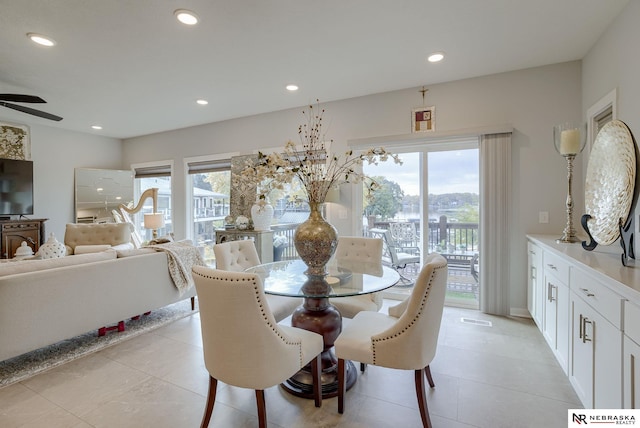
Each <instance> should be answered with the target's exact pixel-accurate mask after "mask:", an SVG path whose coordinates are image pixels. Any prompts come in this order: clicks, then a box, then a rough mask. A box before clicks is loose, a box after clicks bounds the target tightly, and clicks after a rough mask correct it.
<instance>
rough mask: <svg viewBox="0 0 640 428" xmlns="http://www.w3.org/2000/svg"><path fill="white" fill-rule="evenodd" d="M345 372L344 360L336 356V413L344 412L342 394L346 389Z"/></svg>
mask: <svg viewBox="0 0 640 428" xmlns="http://www.w3.org/2000/svg"><path fill="white" fill-rule="evenodd" d="M345 377H346V374H345V362H344V360H343V359H342V358H338V413H340V414H342V413H344V394H345V392H346V389H347V384H346V379H345Z"/></svg>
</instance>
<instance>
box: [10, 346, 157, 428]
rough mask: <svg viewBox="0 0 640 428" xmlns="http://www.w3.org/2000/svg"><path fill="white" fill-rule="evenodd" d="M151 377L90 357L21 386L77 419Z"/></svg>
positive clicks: (42, 375)
mask: <svg viewBox="0 0 640 428" xmlns="http://www.w3.org/2000/svg"><path fill="white" fill-rule="evenodd" d="M149 378H150V376H149V375H148V374H146V373H143V372H140V371H138V370H134V369H131V368H129V367H127V366H125V365H122V364H120V363H117V362H115V361H112V360H110V359H108V358H105V357H102V356H100V355H99V354H93V355H89V356H87V357H84V358H80V359H78V360H75V361H72V362H70V363H68V364H65V365H62V366H59V367H56V368H54V369H52V370H49V371H47V372H44V373H42V374H40V375H37V376H35V377H33V378H31V379H29V380H26V381H24V382H22V384H23V385H25V386H26V387H28V388H29V389H31V390H33V391H35V392H37V393H38V394H40V395H41V396H43V397H45V398H46V399H48V400H50V401H51V402H53V403H55V404H57V405H58V406H60V407H62V408H64V409H66V410H68V411H70V412H72V413H74V414H76V415H78V416H82V414H84V413H86V412H88V411H90V410H92V409H93V408H95V407H97V406H100V404H101V403H102V402H103V401H105V400H108V399H110V398H112V397H114V396H118V395H120V394H122V393H123V392H125V391H128V390H130V389H131V388H133V387H135V386H136V385H138V384H139V383H141V382H143V381H145V380H148V379H149Z"/></svg>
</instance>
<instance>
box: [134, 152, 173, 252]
mask: <svg viewBox="0 0 640 428" xmlns="http://www.w3.org/2000/svg"><path fill="white" fill-rule="evenodd" d="M172 167H173V165H172V163H171V162H168V163H166V162H163V163H154V164H140V165H133V166H132V168H133V170H134V174H135V175H134V180H133V191H134V194H135V200H136V201H138V200H139V198H140V195H141V194H142V193H143V192H144V191H145V190H147V189H151V188H154V187H156V188H158V212H159V213H162V214H163V216H164V227H162V228H161V229H158V231H157V232H158V236H163V235H168V234H170V233H172V232H173V225H172V222H171V206H172V204H171V171H172ZM152 212H153V203H152V201H151V199H147V200H146V201H144V203H143V207H142V209H141V210H140V211H138V212H137V213H135V214H134V215H132V220H133V223H134V227H135V228H136V231H137V232H138V234H139V235H140V236H141V237H142V240H143V241H150V240H151V239H153V231H152V230H150V229H145V228H144V214H149V213H152Z"/></svg>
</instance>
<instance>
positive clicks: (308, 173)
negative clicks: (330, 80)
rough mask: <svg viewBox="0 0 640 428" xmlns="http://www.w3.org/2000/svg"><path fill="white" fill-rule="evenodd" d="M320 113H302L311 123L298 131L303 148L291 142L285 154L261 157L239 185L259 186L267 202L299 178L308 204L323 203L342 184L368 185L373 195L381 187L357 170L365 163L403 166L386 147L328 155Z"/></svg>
mask: <svg viewBox="0 0 640 428" xmlns="http://www.w3.org/2000/svg"><path fill="white" fill-rule="evenodd" d="M317 110H318V113H314V110H313V106H312V105H310V106H309V109H308V111H303V112H302V113H303V115H304V116H305V117H306V119H307V122H306V123H305V124H304V125H300V126H299V128H298V135H299V136H300V140H301V143H302V144H301V147H297V146H296V145H295V144H294V143H293V142H292V141H288V142H287V144H286V145H285V147H284V152H283V153H271V154H269V155H265V154H263V153H261V152H260V153H258V159H257V161H255V162H251V161H250V162H249V163H248V164H247V165H246V167H245V168H244V169H243V171H242V172H241V173H240V177H238V180H239V183H238V184H240V183H241V182H244V183H247V182H250V183H253V184H254V185H257V186H258V194H259V198H260V199H265V198H266V196H267V195H268V194H269V192H270V191H271V190H274V189H283V188H284V184H285V183H291V182H292V181H293V179H294V178H295V177H297V178H298V180H299V181H300V182H301V183H302V186H303V188H304V190H305V192H306V194H307V201H308V202H310V203H323V202H324V201H325V198H326V196H327V192H328V191H329V190H330V189H331V188H333V187H336V186H339V185H340V184H344V183H361V182H365V183H366V184H367V189H368V190H369V191H370V192H371V191H373V190H375V189H376V188H377V187H379V185H378V183H376V182H375V181H374V180H373V179H372V178H370V177H368V176H367V175H365V174H363V173H362V172H361V171H360V170H359V169H358V170H357V169H356V166H359V165H362V164H363V163H364V162H367V163H368V164H375V165H377V164H378V162H385V161H387V160H388V159H389V158H392V159H393V160H394V162H395V163H397V164H402V161H401V160H400V158H399V157H398V155H395V154H392V153H390V152H388V151H386V150H385V149H384V148H383V147H378V148H373V149H369V150H368V151H367V152H365V153H361V154H354V153H353V150H349V151H347V152H345V153H344V155H343V156H337V155H333V154H330V153H328V152H327V149H326V146H325V143H324V135H323V133H322V117H323V115H324V109H320V107H319V104H318V106H317ZM332 142H333V141H332Z"/></svg>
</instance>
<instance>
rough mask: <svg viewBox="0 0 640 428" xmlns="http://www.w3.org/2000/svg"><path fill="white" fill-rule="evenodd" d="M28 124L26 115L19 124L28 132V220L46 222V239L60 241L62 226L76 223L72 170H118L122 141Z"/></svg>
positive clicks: (62, 234) (62, 236) (0, 118)
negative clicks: (30, 185) (30, 162)
mask: <svg viewBox="0 0 640 428" xmlns="http://www.w3.org/2000/svg"><path fill="white" fill-rule="evenodd" d="M0 120H2V117H0ZM9 122H12V123H17V122H16V121H15V120H12V121H9ZM30 122H31V121H30V120H29V116H27V115H25V121H23V122H20V123H22V124H24V125H29V128H30V131H31V159H32V160H33V175H34V177H33V186H34V201H33V208H34V213H33V216H30V217H31V218H47V219H49V220H48V221H47V222H46V223H45V232H46V234H47V236H48V235H49V233H51V232H53V233H54V234H55V235H56V238H57V239H58V240H59V241H62V239H63V238H64V230H65V225H66V224H67V223H71V222H73V221H75V211H74V207H75V205H74V200H75V196H74V169H75V168H106V169H120V168H121V167H122V164H121V161H122V141H121V140H119V139H114V138H104V137H99V136H94V135H91V134H84V133H79V132H72V131H65V130H62V129H59V128H53V127H49V126H45V125H40V124H39V123H37V124H34V123H30Z"/></svg>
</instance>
